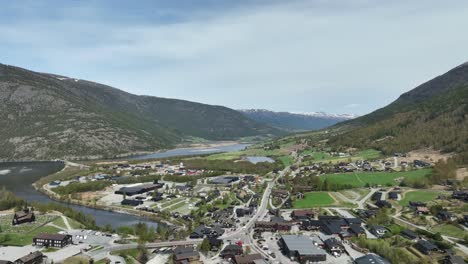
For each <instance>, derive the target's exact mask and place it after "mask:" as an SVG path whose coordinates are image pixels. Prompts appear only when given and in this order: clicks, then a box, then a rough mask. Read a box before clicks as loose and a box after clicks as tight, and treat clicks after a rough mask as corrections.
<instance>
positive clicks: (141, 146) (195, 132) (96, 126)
mask: <svg viewBox="0 0 468 264" xmlns="http://www.w3.org/2000/svg"><path fill="white" fill-rule="evenodd" d="M277 134H281V131H279V130H278V129H275V128H271V127H269V126H267V125H264V124H260V123H258V122H256V121H253V120H251V119H249V118H246V117H245V116H244V115H242V114H240V113H239V112H237V111H235V110H232V109H229V108H227V107H223V106H213V105H206V104H201V103H194V102H189V101H184V100H177V99H167V98H159V97H152V96H137V95H133V94H130V93H127V92H124V91H122V90H118V89H115V88H113V87H110V86H106V85H102V84H99V83H94V82H90V81H85V80H78V79H74V78H69V77H65V76H59V75H55V74H47V73H38V72H33V71H28V70H26V69H22V68H19V67H14V66H7V65H3V64H0V145H1V146H2V148H0V159H3V160H7V159H8V160H13V159H16V160H17V159H53V158H67V159H74V158H100V157H113V156H115V155H119V154H125V153H132V152H139V151H155V150H158V149H162V148H170V147H173V146H175V144H178V143H181V142H183V141H184V140H186V139H187V138H190V137H192V138H193V137H196V138H204V139H207V140H231V139H237V138H241V137H247V136H256V135H277Z"/></svg>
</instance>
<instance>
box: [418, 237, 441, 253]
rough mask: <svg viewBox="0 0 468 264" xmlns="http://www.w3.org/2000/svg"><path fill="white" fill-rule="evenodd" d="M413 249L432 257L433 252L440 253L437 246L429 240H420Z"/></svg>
mask: <svg viewBox="0 0 468 264" xmlns="http://www.w3.org/2000/svg"><path fill="white" fill-rule="evenodd" d="M413 247H414V248H415V249H417V250H418V251H419V252H421V253H423V254H425V255H430V254H432V253H433V252H437V251H439V248H438V247H437V246H436V245H434V244H432V243H431V242H429V241H427V240H419V241H418V242H417V243H416V244H414V245H413Z"/></svg>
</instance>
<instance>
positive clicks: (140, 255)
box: [138, 244, 149, 263]
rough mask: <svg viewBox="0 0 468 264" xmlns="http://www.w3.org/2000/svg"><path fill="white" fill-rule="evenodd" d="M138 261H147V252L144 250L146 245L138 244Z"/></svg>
mask: <svg viewBox="0 0 468 264" xmlns="http://www.w3.org/2000/svg"><path fill="white" fill-rule="evenodd" d="M138 251H139V252H138V261H139V262H140V263H146V262H148V260H149V258H148V252H147V250H146V247H145V245H144V244H139V245H138Z"/></svg>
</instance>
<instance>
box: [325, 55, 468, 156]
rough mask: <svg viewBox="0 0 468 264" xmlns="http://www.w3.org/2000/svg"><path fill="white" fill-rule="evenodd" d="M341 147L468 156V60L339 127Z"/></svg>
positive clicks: (337, 143)
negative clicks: (428, 149)
mask: <svg viewBox="0 0 468 264" xmlns="http://www.w3.org/2000/svg"><path fill="white" fill-rule="evenodd" d="M334 129H335V130H337V131H342V133H341V134H340V135H338V136H335V137H332V138H331V139H330V142H331V143H332V144H334V145H335V146H336V147H340V146H350V147H363V146H367V147H374V148H378V149H381V150H383V151H385V152H388V153H391V152H401V151H409V150H414V149H418V148H433V149H435V150H442V151H444V152H456V153H460V154H462V155H461V156H464V157H467V162H468V141H467V139H468V63H464V64H462V65H460V66H457V67H455V68H454V69H452V70H450V71H448V72H447V73H445V74H442V75H440V76H438V77H436V78H434V79H432V80H430V81H428V82H425V83H423V84H421V85H419V86H418V87H416V88H414V89H413V90H411V91H409V92H406V93H404V94H402V95H401V96H400V97H399V98H398V99H397V100H396V101H394V102H393V103H391V104H390V105H388V106H386V107H383V108H381V109H378V110H376V111H374V112H372V113H370V114H368V115H365V116H362V117H359V118H356V119H354V120H350V121H345V122H343V123H340V124H338V125H336V126H335V127H334Z"/></svg>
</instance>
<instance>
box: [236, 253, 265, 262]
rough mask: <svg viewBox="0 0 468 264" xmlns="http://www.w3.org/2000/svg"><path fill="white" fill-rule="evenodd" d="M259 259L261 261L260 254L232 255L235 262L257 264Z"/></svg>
mask: <svg viewBox="0 0 468 264" xmlns="http://www.w3.org/2000/svg"><path fill="white" fill-rule="evenodd" d="M259 261H263V257H262V255H261V254H251V255H240V256H235V257H234V263H235V264H257V263H259Z"/></svg>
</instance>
